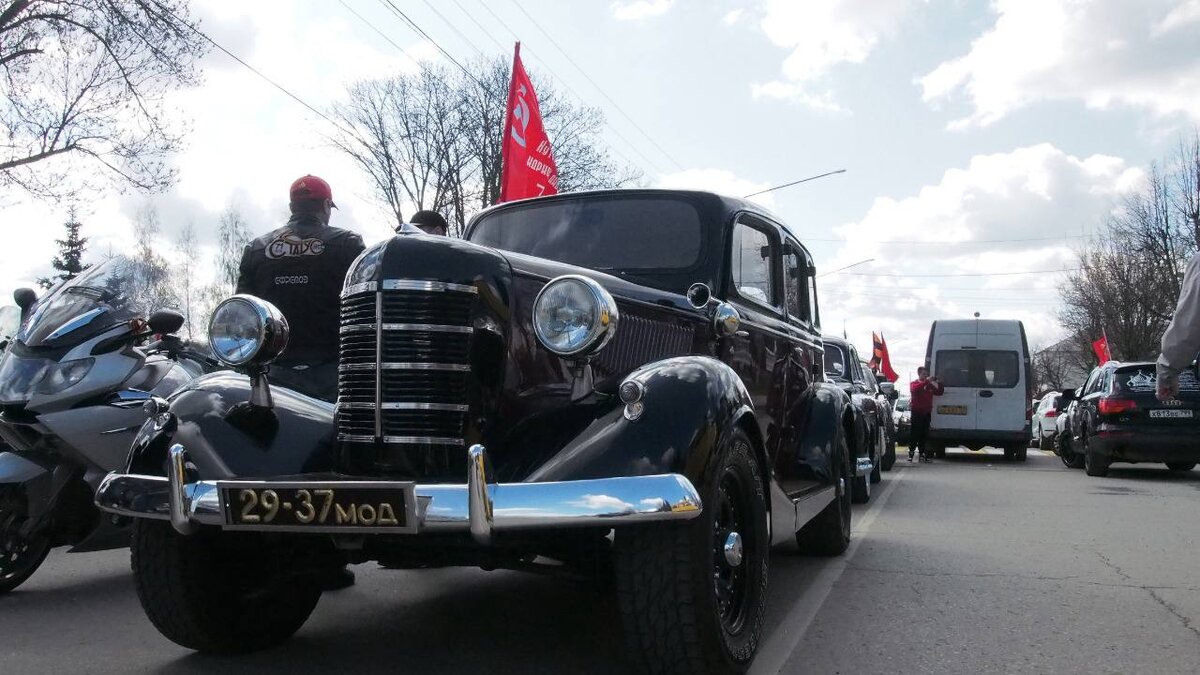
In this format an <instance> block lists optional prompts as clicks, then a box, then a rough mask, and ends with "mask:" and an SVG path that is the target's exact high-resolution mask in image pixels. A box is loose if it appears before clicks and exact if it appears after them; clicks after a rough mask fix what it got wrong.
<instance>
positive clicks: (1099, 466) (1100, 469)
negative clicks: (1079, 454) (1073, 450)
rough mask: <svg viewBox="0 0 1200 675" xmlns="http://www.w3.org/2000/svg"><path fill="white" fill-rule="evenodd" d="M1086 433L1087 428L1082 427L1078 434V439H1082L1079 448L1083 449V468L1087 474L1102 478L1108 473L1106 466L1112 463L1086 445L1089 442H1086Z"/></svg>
mask: <svg viewBox="0 0 1200 675" xmlns="http://www.w3.org/2000/svg"><path fill="white" fill-rule="evenodd" d="M1087 434H1088V432H1087V429H1084V430H1083V433H1082V434H1080V435H1079V437H1080V439H1082V441H1083V442H1082V445H1083V448H1081V449H1082V450H1083V470H1084V472H1086V473H1087V475H1089V476H1094V477H1096V478H1103V477H1104V476H1107V475H1108V467H1109V465H1111V464H1112V460H1111V459H1109V458H1108V457H1105V456H1104V455H1101V454H1100V453H1097V452H1093V451H1092V449H1091V448H1090V447H1088V446H1089V445H1090V444H1089V443H1088V436H1087Z"/></svg>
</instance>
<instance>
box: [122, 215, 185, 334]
mask: <svg viewBox="0 0 1200 675" xmlns="http://www.w3.org/2000/svg"><path fill="white" fill-rule="evenodd" d="M161 232H162V225H161V223H160V222H159V218H158V209H157V208H155V206H154V204H153V202H150V201H146V202H145V203H144V204H142V205H141V206H140V207H139V208H138V211H137V213H136V214H135V215H134V219H133V238H134V249H133V255H132V256H131V257H132V258H133V260H134V262H135V263H136V265H135V267H134V271H135V273H134V275H133V277H132V279H131V283H130V287H129V289H128V291H127V295H128V296H129V300H130V302H131V304H132V306H134V307H137V308H138V309H140V310H141V311H143V312H147V313H149V312H153V311H155V310H158V309H164V308H168V307H178V306H179V296H178V294H177V293H176V292H175V289H174V286H173V284H172V281H173V280H172V278H171V273H170V266H169V264H168V262H167V260H166V258H164V257H163V256H162V254H161V253H159V249H158V237H159V234H160V233H161Z"/></svg>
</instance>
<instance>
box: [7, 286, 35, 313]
mask: <svg viewBox="0 0 1200 675" xmlns="http://www.w3.org/2000/svg"><path fill="white" fill-rule="evenodd" d="M13 302H15V303H17V307H20V308H21V313H22V314H24V313H25V311H26V310H28V309H29V308H30V307H32V306H33V303H35V302H37V291H34V290H33V289H32V288H18V289H17V290H15V291H13Z"/></svg>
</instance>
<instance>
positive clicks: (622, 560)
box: [97, 190, 860, 673]
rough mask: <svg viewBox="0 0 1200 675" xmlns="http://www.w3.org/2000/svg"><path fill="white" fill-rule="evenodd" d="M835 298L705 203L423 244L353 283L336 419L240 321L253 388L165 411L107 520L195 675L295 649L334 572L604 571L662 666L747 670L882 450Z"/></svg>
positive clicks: (239, 355)
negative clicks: (270, 649) (850, 392)
mask: <svg viewBox="0 0 1200 675" xmlns="http://www.w3.org/2000/svg"><path fill="white" fill-rule="evenodd" d="M814 279H815V267H814V265H813V262H812V258H811V256H810V255H809V253H808V251H807V250H806V249H805V248H804V246H802V245H801V243H800V242H799V241H798V240H797V239H796V238H795V237H794V236H793V235H792V234H791V233H790V232H789V231H788V229H787V228H785V227H784V226H783V225H782V224H781V223H780V222H779V221H778V220H777V219H776V218H774V217H773V216H772V215H770V214H769V213H767V212H765V211H763V210H762V209H761V207H758V206H756V205H754V204H751V203H748V202H745V201H741V200H736V199H728V198H724V197H720V196H717V195H713V194H708V193H700V192H683V191H653V190H636V191H606V192H593V193H577V194H568V195H559V196H555V197H548V198H541V199H534V200H528V201H521V202H515V203H511V204H506V205H502V206H499V207H495V208H492V209H489V210H487V211H485V212H483V213H482V214H480V215H478V216H477V217H475V218H474V219H473V221H472V222H471V223H470V225H469V227H468V229H467V234H466V239H465V240H457V239H452V238H446V237H434V236H427V235H424V234H420V233H414V232H408V231H403V232H401V233H400V234H398V235H397V236H395V237H393V238H392V239H390V240H388V241H386V242H384V243H381V244H379V245H377V246H374V247H371V248H369V249H368V250H367V251H365V252H364V253H363V254H362V256H360V257H359V259H358V260H357V261H356V262H355V263H354V264H353V266H352V267H351V269H350V271H349V273H348V274H347V277H346V284H345V289H344V292H343V294H342V301H341V302H342V311H341V356H340V366H339V370H340V380H339V393H338V400H337V404H336V407H335V406H332V405H327V404H324V403H322V402H320V401H317V400H314V399H311V398H307V397H305V396H302V395H299V394H297V393H295V392H292V391H289V390H287V389H284V388H281V387H277V386H271V385H269V384H268V382H267V378H268V377H269V373H268V370H267V367H266V365H265V364H266V363H268V362H269V361H270V360H271V359H272V358H273V357H275V356H276V355H277V354H278V353H279V352H280V351H281V350H282V349H283V348H284V345H285V342H286V332H287V331H286V324H285V322H284V321H283V319H282V317H280V316H279V315H278V313H277V312H276V311H275V310H274V309H273V308H272V307H271V306H270V305H269V304H268V303H265V302H263V301H262V300H259V299H257V298H253V297H249V296H234V297H232V298H230V299H228V300H226V301H225V302H224V303H223V304H222V305H220V306H219V307H218V308H217V309H216V310H215V312H214V315H213V318H212V322H211V330H210V332H211V336H210V342H211V344H212V346H213V348H214V351H215V352H216V353H217V354H219V355H220V357H221V358H222V359H223V360H224V362H225V363H227V364H228V365H230V366H231V367H234V368H235V370H236V371H237V372H234V371H225V372H221V373H216V374H212V375H209V376H206V377H202V378H200V379H198V380H196V381H195V383H194V384H192V385H191V386H189V387H188V388H186V389H185V390H183V391H180V392H177V393H176V394H174V395H173V396H172V397H171V400H170V401H157V402H153V403H152V404H151V405H150V406H149V407H152V408H153V410H152V411H151V412H152V413H153V417H152V419H151V420H150V421H149V422H147V425H146V426H145V427H144V428H143V429H142V430H141V433H140V435H139V437H138V439H137V441H136V442H135V444H134V446H133V448H132V449H131V451H130V456H129V460H128V466H127V467H126V468H125V469H124V470H123V471H121V472H118V473H114V474H111V475H110V476H109V477H108V478H107V480H106V481H105V483H104V485H103V486H102V487H101V488H100V490H99V492H98V494H97V503H98V505H99V506H100V507H101V508H103V509H104V510H106V511H108V512H110V513H113V514H118V515H120V516H126V517H133V518H134V519H136V522H135V526H134V537H133V556H132V557H133V569H134V573H135V578H136V586H137V589H138V594H139V597H140V599H141V601H142V605H143V607H144V608H145V610H146V613H147V615H148V616H149V617H150V619H151V621H152V622H153V623H154V625H155V626H156V627H157V628H158V630H159V631H160V632H162V634H163V635H165V636H167V637H168V638H170V639H171V640H174V641H175V642H177V643H179V644H181V645H184V646H186V647H189V648H192V649H197V650H201V651H239V650H240V651H245V650H251V649H258V648H262V647H266V646H268V645H271V644H273V643H277V642H279V641H281V640H284V639H286V638H287V637H289V636H290V635H291V634H292V633H294V632H295V631H296V630H297V629H298V628H299V627H300V626H301V625H302V624H303V623H304V621H305V620H306V619H307V617H308V616H309V614H310V613H311V612H312V611H313V608H314V606H315V605H316V604H317V600H318V598H319V596H320V593H321V591H320V586H319V585H318V583H317V578H318V577H319V576H320V574H321V573H322V572H323V571H324V570H328V569H330V568H331V567H333V566H340V565H342V564H345V563H347V562H350V563H360V562H365V561H372V560H373V561H379V562H380V563H381V564H382V565H383V566H384V567H387V568H417V567H437V566H449V565H468V566H480V567H484V568H489V569H490V568H497V567H505V568H513V569H542V570H547V571H564V570H573V571H589V572H590V571H595V570H599V571H600V573H601V574H608V575H613V576H615V580H616V584H615V586H616V592H617V594H618V595H619V599H620V607H621V612H622V615H623V620H624V623H625V628H626V633H627V635H628V637H629V640H630V643H631V647H632V649H631V654H632V655H633V656H634V658H635V659H636V660H637V661H638V662H639V663H640V665H642V666H643V667H644V668H645V669H646V670H649V671H653V672H656V673H666V672H680V673H683V672H688V673H691V672H739V671H742V670H744V669H745V668H747V667H748V666H749V663H750V661H751V660H752V659H753V657H754V654H755V650H756V648H757V646H758V642H759V639H760V636H761V634H762V624H763V620H764V607H765V600H766V592H767V567H768V548H769V547H770V545H772V544H778V543H782V542H784V541H788V540H791V539H792V538H793V536H794V537H795V538H796V539H797V540H798V541H799V542H800V545H801V548H802V549H804V550H806V551H809V552H812V553H816V554H822V555H834V554H838V553H840V552H842V551H844V550H845V548H846V546H847V544H848V541H849V536H850V503H849V502H850V491H849V490H848V489H847V485H846V484H847V482H848V479H849V478H850V477H851V476H852V475H853V472H854V458H855V457H856V455H857V453H858V452H859V449H858V448H857V447H856V443H857V442H858V440H859V436H860V433H859V430H858V429H857V428H856V427H854V426H853V425H854V420H855V417H854V413H853V408H852V405H851V403H850V400H849V398H848V397H847V396H846V394H845V393H844V392H843V391H842V390H841V389H839V388H838V387H836V386H833V385H831V384H827V383H824V382H822V381H821V380H822V378H821V375H822V373H821V365H820V364H821V362H822V343H821V339H820V331H819V318H818V317H819V314H818V304H817V296H816V285H815V281H814ZM364 629H365V628H364ZM472 630H487V628H486V627H482V626H474V627H472Z"/></svg>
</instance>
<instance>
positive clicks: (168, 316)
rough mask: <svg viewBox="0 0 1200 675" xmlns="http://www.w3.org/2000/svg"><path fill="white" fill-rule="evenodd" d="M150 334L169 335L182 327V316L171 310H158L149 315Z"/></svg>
mask: <svg viewBox="0 0 1200 675" xmlns="http://www.w3.org/2000/svg"><path fill="white" fill-rule="evenodd" d="M147 323H148V325H149V326H150V332H152V333H158V334H159V335H170V334H171V333H174V332H175V331H177V330H179V329H180V328H182V327H183V315H182V314H180V313H179V312H176V311H175V310H173V309H160V310H158V311H157V312H155V313H153V314H151V315H150V320H149V321H148V322H147Z"/></svg>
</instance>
